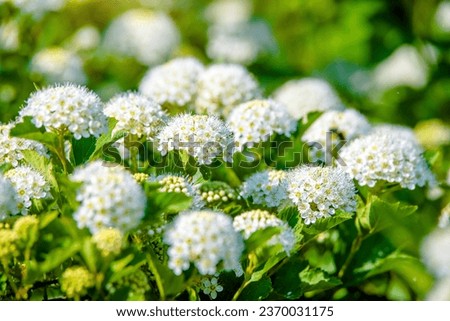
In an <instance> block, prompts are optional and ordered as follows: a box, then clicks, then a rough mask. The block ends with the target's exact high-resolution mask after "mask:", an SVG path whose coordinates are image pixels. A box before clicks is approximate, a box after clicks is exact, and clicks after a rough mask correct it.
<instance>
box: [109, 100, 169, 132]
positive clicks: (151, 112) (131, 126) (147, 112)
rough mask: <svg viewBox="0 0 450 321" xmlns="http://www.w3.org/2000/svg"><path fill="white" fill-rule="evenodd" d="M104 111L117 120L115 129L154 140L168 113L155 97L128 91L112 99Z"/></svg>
mask: <svg viewBox="0 0 450 321" xmlns="http://www.w3.org/2000/svg"><path fill="white" fill-rule="evenodd" d="M103 112H104V113H105V115H106V116H108V117H110V118H114V119H115V120H117V124H116V126H115V128H114V131H121V130H124V131H127V132H128V133H130V134H132V135H136V136H137V137H138V138H141V137H145V138H146V139H149V140H153V138H154V137H155V136H156V134H157V131H158V129H159V127H161V126H162V125H164V124H165V121H166V119H167V115H166V113H165V112H164V111H163V110H162V108H161V106H160V105H159V104H158V103H157V102H156V101H154V100H153V99H151V98H149V97H146V96H143V95H141V94H138V93H133V92H128V93H124V94H119V95H116V96H114V97H113V98H111V99H110V101H109V102H108V103H107V104H106V105H105V108H104V109H103Z"/></svg>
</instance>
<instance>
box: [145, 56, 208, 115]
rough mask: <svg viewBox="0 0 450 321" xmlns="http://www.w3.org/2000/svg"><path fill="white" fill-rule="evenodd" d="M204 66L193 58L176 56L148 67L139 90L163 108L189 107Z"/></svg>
mask: <svg viewBox="0 0 450 321" xmlns="http://www.w3.org/2000/svg"><path fill="white" fill-rule="evenodd" d="M203 69H204V67H203V65H202V63H201V62H200V61H198V60H197V59H195V58H177V59H173V60H171V61H169V62H167V63H165V64H164V65H160V66H157V67H155V68H152V69H150V70H149V71H148V72H147V73H146V74H145V75H144V78H142V80H141V83H140V85H139V91H140V92H141V93H143V94H144V95H146V96H149V97H151V98H153V99H155V100H156V101H157V102H158V103H159V104H161V105H162V106H163V107H164V108H167V109H169V110H170V109H171V108H173V107H175V108H179V109H187V108H190V107H191V105H192V104H193V102H194V98H195V93H196V92H197V80H198V77H199V75H200V74H201V72H202V71H203Z"/></svg>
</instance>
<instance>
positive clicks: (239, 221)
mask: <svg viewBox="0 0 450 321" xmlns="http://www.w3.org/2000/svg"><path fill="white" fill-rule="evenodd" d="M233 227H234V229H235V230H236V231H238V232H241V233H242V234H243V236H244V239H248V238H249V237H250V236H251V235H252V234H253V233H255V232H256V231H258V230H263V229H265V228H267V227H280V228H281V230H282V231H281V232H280V233H279V234H277V235H274V237H273V238H272V239H271V240H269V243H268V244H269V245H276V244H281V245H282V246H283V249H284V251H285V252H286V253H287V254H288V255H289V253H290V252H291V251H292V249H293V248H294V245H295V235H294V231H293V230H292V228H291V227H290V226H289V225H288V224H287V223H286V222H284V221H282V220H281V219H279V218H278V217H276V216H275V215H273V214H271V213H269V212H267V211H263V210H252V211H248V212H245V213H242V214H240V215H238V216H236V217H235V218H234V220H233Z"/></svg>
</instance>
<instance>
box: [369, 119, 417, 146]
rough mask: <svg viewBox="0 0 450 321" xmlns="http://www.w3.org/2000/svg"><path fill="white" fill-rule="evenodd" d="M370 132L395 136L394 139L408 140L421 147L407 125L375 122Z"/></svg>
mask: <svg viewBox="0 0 450 321" xmlns="http://www.w3.org/2000/svg"><path fill="white" fill-rule="evenodd" d="M370 134H373V135H377V134H380V135H390V136H391V137H396V140H403V141H408V142H410V143H412V144H415V145H417V147H418V148H419V149H421V147H420V143H419V140H418V139H417V136H416V134H415V133H414V131H413V130H412V129H411V128H409V127H407V126H403V125H395V124H386V123H381V124H376V125H374V126H373V128H372V132H371V133H370Z"/></svg>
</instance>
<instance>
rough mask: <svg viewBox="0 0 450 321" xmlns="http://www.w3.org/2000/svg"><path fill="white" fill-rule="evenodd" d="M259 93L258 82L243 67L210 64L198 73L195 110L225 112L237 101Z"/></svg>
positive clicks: (221, 113)
mask: <svg viewBox="0 0 450 321" xmlns="http://www.w3.org/2000/svg"><path fill="white" fill-rule="evenodd" d="M260 96H261V92H260V89H259V86H258V83H257V82H256V80H255V79H254V78H253V76H252V75H251V74H250V73H249V72H248V71H247V70H246V69H245V68H244V67H242V66H241V65H235V64H213V65H211V66H209V67H208V68H207V69H206V70H205V71H204V72H203V73H201V74H200V77H199V79H198V83H197V98H196V100H195V109H196V112H197V113H199V114H208V115H213V114H217V115H224V116H227V115H228V114H229V113H230V111H231V110H232V109H233V108H234V107H236V106H237V105H239V104H241V103H244V102H246V101H249V100H252V99H255V98H259V97H260Z"/></svg>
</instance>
